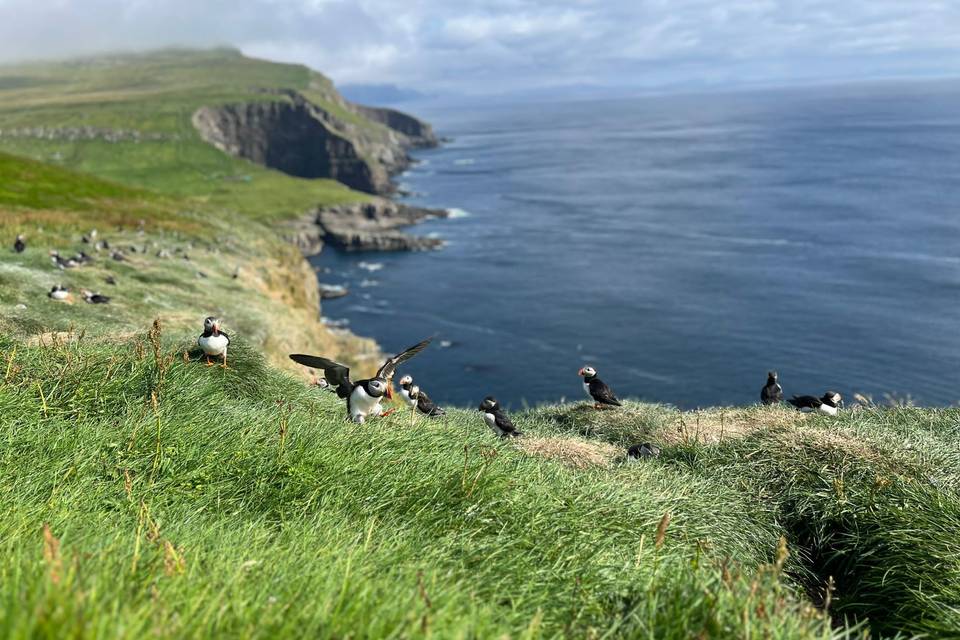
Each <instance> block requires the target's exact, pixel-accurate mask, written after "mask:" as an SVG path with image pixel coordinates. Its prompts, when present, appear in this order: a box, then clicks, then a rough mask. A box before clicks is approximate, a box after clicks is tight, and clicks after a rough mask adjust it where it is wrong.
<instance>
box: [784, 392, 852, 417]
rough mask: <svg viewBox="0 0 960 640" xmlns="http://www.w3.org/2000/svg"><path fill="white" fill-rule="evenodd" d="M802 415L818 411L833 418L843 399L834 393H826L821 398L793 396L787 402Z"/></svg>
mask: <svg viewBox="0 0 960 640" xmlns="http://www.w3.org/2000/svg"><path fill="white" fill-rule="evenodd" d="M787 402H789V403H790V404H792V405H793V406H795V407H796V408H797V409H799V410H800V411H803V412H804V413H812V412H815V411H819V412H820V413H825V414H827V415H828V416H835V415H837V413H838V412H839V411H840V407H842V406H843V398H842V397H841V396H840V394H839V393H837V392H836V391H827V392H826V393H825V394H823V397H822V398H817V397H815V396H793V397H792V398H790V399H789V400H787Z"/></svg>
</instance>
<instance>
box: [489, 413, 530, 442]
mask: <svg viewBox="0 0 960 640" xmlns="http://www.w3.org/2000/svg"><path fill="white" fill-rule="evenodd" d="M493 417H494V419H495V420H496V422H497V427H498V428H499V429H500V430H501V431H503V433H504V435H506V436H521V435H523V434H522V433H520V432H519V431H517V428H516V427H515V426H513V422H511V421H510V418H509V417H508V416H507V414H505V413H504V412H503V411H495V412H494V414H493Z"/></svg>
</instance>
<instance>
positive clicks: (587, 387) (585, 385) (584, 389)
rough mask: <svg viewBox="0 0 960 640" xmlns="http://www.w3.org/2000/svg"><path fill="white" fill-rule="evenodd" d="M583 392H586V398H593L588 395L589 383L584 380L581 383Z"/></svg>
mask: <svg viewBox="0 0 960 640" xmlns="http://www.w3.org/2000/svg"><path fill="white" fill-rule="evenodd" d="M583 392H584V393H585V394H587V397H588V398H593V396H592V395H590V383H589V382H586V381H584V383H583Z"/></svg>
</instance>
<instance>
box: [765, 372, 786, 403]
mask: <svg viewBox="0 0 960 640" xmlns="http://www.w3.org/2000/svg"><path fill="white" fill-rule="evenodd" d="M760 402H762V403H763V404H767V405H769V404H780V403H781V402H783V388H782V387H781V386H780V383H779V382H777V372H776V371H767V384H766V386H764V387H763V389H761V390H760Z"/></svg>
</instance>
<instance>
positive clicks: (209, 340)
mask: <svg viewBox="0 0 960 640" xmlns="http://www.w3.org/2000/svg"><path fill="white" fill-rule="evenodd" d="M197 344H198V345H200V348H201V349H203V354H204V356H206V359H207V366H208V367H210V366H213V362H211V361H210V357H211V356H214V357H216V356H223V364H221V365H220V366H221V367H223V368H224V369H226V368H227V347H228V346H229V345H230V336H228V335H227V334H226V333H224V332H223V331H221V330H220V321H219V320H217V319H216V318H214V317H213V316H211V317H209V318H206V319H204V321H203V333H202V334H200V337H199V338H197Z"/></svg>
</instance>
